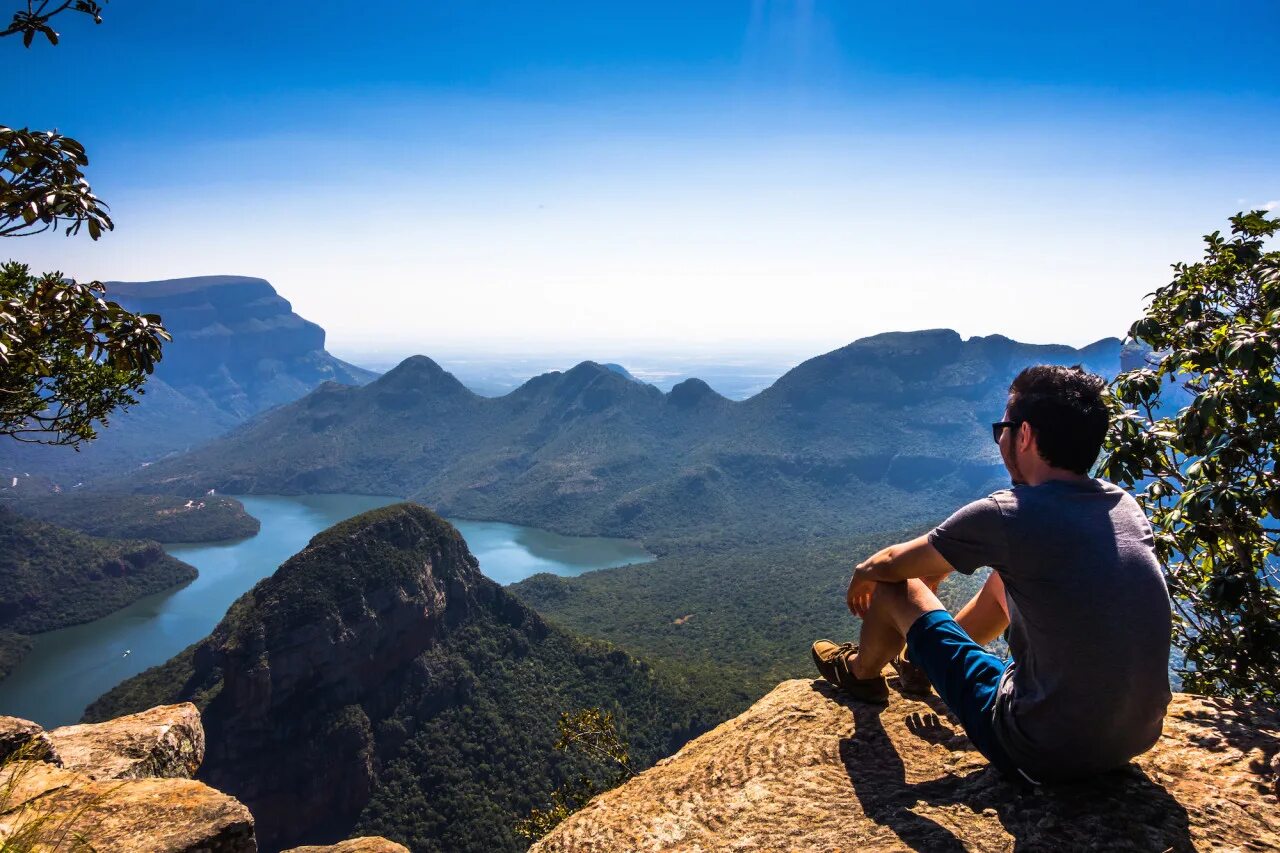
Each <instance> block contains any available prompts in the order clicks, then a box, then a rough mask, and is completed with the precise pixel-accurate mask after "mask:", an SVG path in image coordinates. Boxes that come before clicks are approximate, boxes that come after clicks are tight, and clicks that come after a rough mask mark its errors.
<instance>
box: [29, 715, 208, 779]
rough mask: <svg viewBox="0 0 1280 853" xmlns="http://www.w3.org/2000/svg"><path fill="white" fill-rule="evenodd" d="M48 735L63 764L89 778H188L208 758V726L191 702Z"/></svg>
mask: <svg viewBox="0 0 1280 853" xmlns="http://www.w3.org/2000/svg"><path fill="white" fill-rule="evenodd" d="M48 736H49V740H50V742H51V743H52V744H53V748H54V750H55V751H56V753H57V755H58V756H59V757H60V758H61V764H62V766H63V767H66V768H67V769H69V770H76V771H79V772H81V773H83V774H85V775H86V776H88V777H89V778H90V779H148V778H172V779H190V778H191V777H192V776H194V775H195V773H196V770H197V769H199V767H200V762H202V761H203V760H204V727H203V726H202V725H201V724H200V711H199V710H197V709H196V706H195V705H192V704H191V703H190V702H183V703H181V704H178V705H161V706H159V707H156V708H152V709H150V710H148V711H143V712H142V713H140V714H130V715H128V716H127V717H118V718H117V719H114V720H108V721H107V722H104V723H92V724H85V725H79V726H63V727H62V728H59V729H54V730H53V731H51V732H49V735H48Z"/></svg>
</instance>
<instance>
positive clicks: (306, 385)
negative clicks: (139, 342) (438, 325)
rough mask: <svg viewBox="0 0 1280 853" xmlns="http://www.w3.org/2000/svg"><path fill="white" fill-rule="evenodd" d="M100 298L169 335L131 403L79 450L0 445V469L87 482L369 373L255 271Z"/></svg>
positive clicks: (151, 284) (119, 288)
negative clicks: (155, 322) (329, 343)
mask: <svg viewBox="0 0 1280 853" xmlns="http://www.w3.org/2000/svg"><path fill="white" fill-rule="evenodd" d="M107 298H108V299H112V300H115V301H117V302H119V303H121V304H122V305H124V306H125V307H126V308H128V309H130V310H131V311H138V312H142V313H148V314H159V315H160V316H161V317H162V318H163V320H164V323H165V326H166V328H168V329H169V331H170V332H171V333H172V334H173V341H172V342H171V343H169V344H168V345H166V346H165V348H164V358H163V360H162V361H161V363H160V365H159V366H158V368H157V369H156V372H155V374H154V375H153V376H152V377H151V378H150V379H149V380H148V382H147V385H146V387H145V394H144V396H143V398H142V400H141V402H140V403H139V405H137V406H135V407H134V408H133V409H131V410H130V411H129V412H128V413H124V414H119V415H117V416H115V417H113V418H112V419H111V424H110V428H109V429H105V430H103V431H102V433H101V437H100V438H99V439H98V440H97V441H95V442H94V443H93V444H92V445H91V446H88V447H86V448H85V449H84V450H83V452H81V453H75V452H73V451H71V450H69V449H67V448H47V447H0V471H5V472H7V471H17V472H29V471H38V472H41V473H45V474H48V475H50V476H52V477H54V478H55V479H58V480H62V481H67V482H65V485H67V486H70V485H73V484H74V483H76V482H78V481H81V480H84V481H92V480H93V479H95V478H97V477H99V476H102V475H104V474H111V473H120V472H126V471H130V470H133V469H136V467H137V466H138V465H139V464H141V463H144V462H153V461H155V460H157V459H161V458H163V457H164V456H165V455H167V454H169V453H173V452H177V451H183V450H188V449H190V448H193V447H195V446H196V445H198V444H201V443H202V442H204V441H207V440H209V439H210V438H213V437H215V436H217V435H220V434H221V433H223V432H225V431H227V430H228V429H231V428H232V427H234V426H236V425H237V424H240V423H242V422H243V421H245V420H246V419H248V418H250V417H252V416H253V415H256V414H258V413H259V412H262V411H264V410H266V409H269V408H272V407H273V406H278V405H280V404H282V403H288V402H291V401H293V400H296V399H298V398H299V397H302V396H303V395H305V394H306V393H307V392H309V391H311V390H312V389H314V388H316V387H317V386H319V385H321V384H322V383H324V382H330V381H332V382H337V383H340V384H345V385H360V384H363V383H365V382H368V381H369V380H370V379H372V378H374V376H375V375H376V374H374V373H372V372H370V371H367V370H364V369H363V368H359V367H356V366H355V365H352V364H348V363H346V362H345V361H342V360H341V359H338V358H334V357H333V356H332V355H330V354H329V353H328V352H326V351H325V349H324V342H325V333H324V330H323V329H322V328H320V327H319V326H317V325H316V324H315V323H312V322H310V321H308V320H305V319H303V318H302V317H299V316H298V315H297V314H295V313H294V312H293V308H292V306H291V305H290V304H289V302H288V300H286V299H284V298H283V297H281V296H280V295H279V294H278V293H276V291H275V289H274V288H273V287H272V286H271V285H270V284H269V283H267V282H266V281H264V280H263V279H260V278H247V277H244V276H201V277H197V278H181V279H171V280H167V281H146V282H122V281H116V282H107ZM72 478H74V479H72Z"/></svg>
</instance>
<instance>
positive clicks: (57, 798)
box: [0, 702, 407, 853]
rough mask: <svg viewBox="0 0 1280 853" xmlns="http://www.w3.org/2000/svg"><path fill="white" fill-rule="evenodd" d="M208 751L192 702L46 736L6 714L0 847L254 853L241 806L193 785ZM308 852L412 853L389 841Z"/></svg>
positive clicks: (0, 734)
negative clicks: (205, 750)
mask: <svg viewBox="0 0 1280 853" xmlns="http://www.w3.org/2000/svg"><path fill="white" fill-rule="evenodd" d="M204 747H205V742H204V728H203V727H202V726H201V723H200V713H199V711H197V710H196V707H195V706H194V705H192V704H191V703H189V702H184V703H181V704H178V705H164V706H160V707H157V708H152V709H150V710H148V711H143V712H142V713H139V714H130V715H129V716H126V717H119V718H117V719H114V720H108V721H106V722H103V723H96V724H89V725H79V726H64V727H63V728H58V729H54V730H52V731H48V732H46V731H44V730H43V729H42V728H41V727H40V726H38V725H36V724H35V723H32V722H30V721H28V720H21V719H18V718H16V717H0V850H9V849H11V848H12V849H14V850H53V849H58V850H60V849H82V848H83V849H91V850H104V851H105V850H111V851H120V853H133V851H138V853H141V852H142V851H146V853H256V851H257V850H258V844H257V840H256V839H255V837H254V827H253V817H252V815H250V814H249V810H248V809H247V808H245V806H244V804H243V803H241V802H239V801H238V800H236V799H235V798H234V797H230V796H227V795H226V794H224V793H222V792H221V791H218V790H216V789H214V788H211V787H209V786H208V785H206V784H204V783H203V782H197V781H195V780H193V779H192V778H191V777H192V776H193V775H194V774H195V772H196V770H198V769H199V767H200V762H201V761H202V760H203V759H204ZM305 850H306V851H331V853H407V851H406V850H405V848H403V847H401V846H400V845H398V844H393V843H392V842H390V841H387V840H386V839H383V838H357V839H353V840H350V841H344V842H342V843H341V844H338V845H334V846H332V847H314V848H312V847H308V848H305Z"/></svg>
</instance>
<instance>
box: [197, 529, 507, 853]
mask: <svg viewBox="0 0 1280 853" xmlns="http://www.w3.org/2000/svg"><path fill="white" fill-rule="evenodd" d="M353 567H360V569H366V568H373V569H374V570H373V571H358V570H356V571H353ZM335 570H336V571H344V572H346V575H345V576H340V577H337V578H334V577H330V576H328V575H329V574H330V573H331V572H333V571H335ZM485 583H486V582H485V581H484V579H483V578H482V577H481V575H480V572H479V570H478V568H477V565H476V562H475V559H474V558H473V557H472V556H471V555H470V553H469V552H468V551H467V548H466V545H465V543H464V542H463V541H462V538H461V537H460V536H458V534H457V532H456V531H455V530H453V528H452V527H451V526H449V525H447V524H445V523H444V522H443V521H441V520H440V519H438V518H436V517H435V516H433V515H431V514H430V513H429V512H427V511H426V510H423V509H421V508H417V507H409V506H408V505H403V506H400V507H392V508H389V509H387V510H384V511H378V512H375V513H372V514H370V517H365V518H363V520H362V521H361V522H360V523H359V524H355V525H353V524H351V523H346V524H340V525H338V526H336V527H334V528H332V529H330V530H328V531H326V532H325V533H323V534H321V535H320V536H317V537H316V538H315V539H314V540H313V541H312V542H311V544H310V545H309V546H308V547H307V549H306V550H304V551H303V552H302V553H300V554H298V555H297V556H296V557H294V558H292V559H290V560H289V561H288V562H287V563H285V564H284V565H283V566H282V567H281V568H280V570H279V572H277V574H276V575H275V576H273V577H272V578H271V579H270V580H268V581H267V582H265V583H263V584H259V585H258V586H257V587H255V588H254V590H253V591H252V592H250V593H249V594H248V595H246V596H245V597H243V598H242V599H240V601H238V602H236V604H234V605H233V606H232V608H231V610H230V611H229V612H228V614H227V617H226V618H225V619H224V620H223V621H222V622H221V623H220V624H219V626H218V628H217V629H216V630H215V631H214V633H213V634H212V635H211V636H210V637H209V639H207V640H205V641H204V642H203V643H201V644H199V645H198V646H197V647H196V649H195V653H194V674H193V677H192V678H193V682H194V683H200V684H205V683H210V682H215V681H216V682H217V683H218V684H219V690H218V694H217V696H215V697H214V698H213V699H212V700H211V701H210V702H209V704H208V706H207V707H206V709H205V719H206V724H207V726H208V728H209V732H210V742H211V744H212V747H211V749H210V751H209V756H208V761H207V764H206V773H205V774H204V778H206V779H208V781H209V782H211V783H212V784H213V785H215V786H216V787H219V788H222V789H224V790H227V791H229V792H231V793H233V794H235V795H236V796H238V797H240V798H241V799H243V800H245V802H247V803H249V804H250V805H251V806H252V807H253V808H254V809H255V812H256V813H258V814H259V815H260V819H261V824H260V830H259V831H260V834H261V836H262V838H263V839H264V842H266V843H267V844H272V845H273V844H275V843H277V842H278V841H284V840H293V839H295V838H300V837H302V836H301V834H300V833H298V832H297V830H298V829H299V828H304V827H305V828H307V829H309V830H312V831H318V833H319V835H320V837H323V836H324V835H326V834H336V833H340V832H341V830H343V829H345V828H346V827H349V826H350V824H351V822H352V821H353V820H354V819H355V817H356V815H357V814H358V813H359V811H360V809H361V808H362V807H363V806H364V804H365V803H366V802H367V801H368V799H369V796H370V794H371V792H372V789H373V786H374V783H375V780H376V775H377V771H378V763H377V760H376V755H375V754H376V744H375V742H374V733H373V731H372V728H371V725H370V719H369V713H370V712H373V714H374V716H375V718H376V717H377V716H378V715H379V713H383V714H385V713H386V712H387V711H388V710H389V705H390V704H391V703H393V702H394V701H395V692H394V690H388V689H387V688H388V687H389V686H390V685H389V682H388V678H389V676H391V675H392V674H393V673H395V672H397V671H398V670H400V669H401V668H402V667H404V666H405V665H406V664H408V663H409V662H411V661H412V660H413V659H414V658H416V657H417V656H418V655H420V654H421V653H422V652H424V651H425V650H426V649H427V648H428V647H429V646H431V645H432V644H433V642H434V641H436V640H437V639H439V637H440V635H441V633H442V632H443V630H444V629H445V628H446V626H448V625H450V624H457V623H459V622H461V621H463V620H465V619H466V618H467V616H468V614H469V612H470V610H471V609H472V608H474V607H476V606H477V604H478V600H477V599H478V596H483V597H484V598H492V590H491V589H489V588H488V587H485V586H484V584H485ZM482 587H483V588H482ZM361 703H365V704H367V705H368V708H367V709H366V707H365V704H361ZM313 837H314V836H313Z"/></svg>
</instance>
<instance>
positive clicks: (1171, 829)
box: [818, 686, 1195, 853]
mask: <svg viewBox="0 0 1280 853" xmlns="http://www.w3.org/2000/svg"><path fill="white" fill-rule="evenodd" d="M818 689H821V690H822V691H823V692H824V693H826V694H827V695H829V696H831V698H832V699H833V700H834V701H837V702H839V703H841V704H842V705H844V706H845V707H846V708H848V709H849V711H850V712H851V713H852V714H853V717H854V733H853V736H852V737H849V738H843V739H842V740H841V741H840V745H839V750H840V759H841V761H842V762H843V763H844V766H845V770H846V772H847V773H848V774H849V781H850V783H851V784H852V786H853V793H854V795H855V796H856V797H857V798H858V801H859V803H860V804H861V806H862V811H863V813H864V814H866V816H867V817H868V818H869V819H870V820H872V821H874V822H875V823H877V824H879V825H881V826H885V827H888V828H889V829H891V830H893V832H894V833H895V834H896V835H897V836H898V838H900V839H901V840H902V842H903V844H905V845H906V846H907V847H910V848H911V849H913V850H921V851H925V850H927V851H930V853H932V851H942V853H947V851H962V850H969V849H985V848H986V845H985V844H983V843H981V842H978V843H975V842H976V841H978V839H976V838H975V837H973V835H971V834H970V833H969V832H968V831H965V832H964V838H965V840H964V841H961V839H960V838H959V837H958V836H957V835H956V833H954V832H953V831H952V830H951V829H949V828H948V827H947V826H945V825H944V824H943V823H941V822H939V820H945V822H946V823H949V824H952V825H955V826H966V827H967V826H972V825H973V822H974V818H975V817H976V816H984V817H987V818H995V819H998V821H999V823H1000V825H1001V826H1002V827H1003V834H1006V835H1007V836H1011V840H1012V847H1013V849H1014V850H1017V851H1023V853H1030V851H1059V850H1108V851H1110V850H1126V851H1151V853H1167V852H1168V851H1173V853H1182V851H1192V850H1194V849H1195V847H1194V845H1193V843H1192V840H1191V834H1190V829H1189V821H1188V817H1187V812H1186V809H1184V808H1183V807H1182V806H1181V805H1180V804H1179V803H1178V802H1177V800H1175V799H1174V798H1173V797H1172V796H1171V795H1170V794H1169V793H1168V792H1167V791H1166V790H1165V789H1164V788H1163V787H1162V786H1161V785H1159V784H1156V783H1155V782H1153V781H1152V780H1151V779H1150V778H1149V777H1148V776H1147V774H1146V773H1145V772H1143V771H1142V770H1141V769H1140V768H1139V767H1137V766H1136V765H1134V764H1130V765H1128V766H1126V767H1124V768H1121V769H1119V770H1116V771H1113V772H1111V773H1107V774H1104V775H1102V776H1099V777H1096V778H1094V779H1090V780H1088V781H1086V782H1079V783H1073V784H1067V785H1052V786H1041V787H1038V788H1037V787H1032V786H1029V785H1024V784H1021V783H1017V782H1014V781H1012V780H1008V779H1006V778H1005V777H1004V776H1003V775H1002V774H1001V773H1000V772H999V771H997V770H996V769H994V768H992V767H985V768H983V769H981V770H976V771H970V772H968V773H967V774H965V775H958V774H952V773H947V772H946V771H945V770H943V771H942V772H943V774H944V775H941V776H938V777H936V778H934V779H930V780H927V781H923V782H916V783H910V782H908V781H907V778H908V773H907V767H906V765H905V764H904V762H903V759H902V757H901V755H900V754H899V752H898V750H897V748H896V747H895V746H894V743H893V740H892V739H891V737H890V735H889V733H888V731H887V730H886V729H885V720H884V719H883V718H882V715H884V714H891V713H899V714H900V713H901V711H890V710H889V709H886V708H883V707H876V706H872V705H867V704H865V703H862V702H854V701H851V700H847V699H845V698H843V697H841V696H839V695H837V694H836V693H835V692H834V691H831V690H830V689H829V688H826V687H825V686H824V687H821V688H818ZM934 700H935V701H933V702H930V703H929V706H930V707H931V708H934V710H935V711H937V712H938V715H937V717H933V715H928V714H920V713H919V712H917V713H914V714H910V715H907V716H906V718H905V719H904V720H903V728H904V729H905V730H906V732H907V733H908V734H907V736H908V737H919V738H921V739H922V740H924V741H926V742H928V743H932V744H940V745H942V746H945V747H946V748H947V749H950V750H952V751H953V752H954V751H957V750H971V749H972V746H971V745H970V744H969V743H968V740H967V739H965V738H964V735H963V731H962V730H961V729H960V727H959V725H958V724H957V723H956V722H955V720H954V718H951V719H949V720H948V719H947V718H946V709H945V707H943V706H942V705H941V703H940V702H939V701H937V700H936V697H934ZM929 770H930V768H918V772H916V773H913V774H912V775H917V776H918V775H919V774H920V773H921V772H923V773H927V772H928V771H929ZM966 811H967V812H969V816H968V817H966V816H965V813H966ZM930 813H933V814H932V816H930ZM934 818H939V819H934ZM992 829H994V830H995V831H996V832H997V833H998V832H999V829H998V828H996V827H994V822H993V824H992ZM977 834H979V835H982V834H985V833H983V832H981V831H979V832H978V833H977ZM988 840H990V841H992V842H994V844H993V846H995V847H997V848H1003V847H1006V846H1008V845H1009V841H1010V838H1008V837H1006V838H1003V839H999V840H997V838H995V837H991V836H988Z"/></svg>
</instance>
